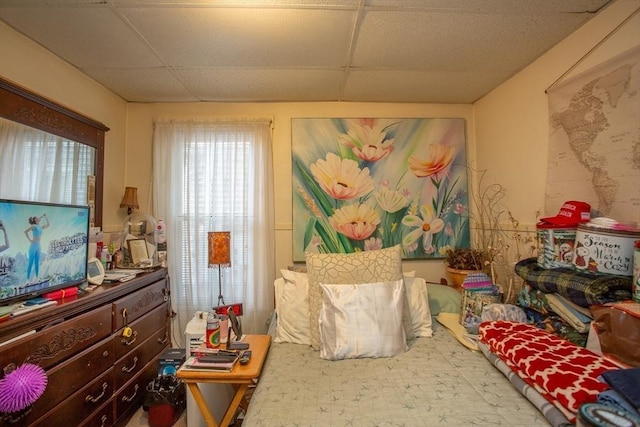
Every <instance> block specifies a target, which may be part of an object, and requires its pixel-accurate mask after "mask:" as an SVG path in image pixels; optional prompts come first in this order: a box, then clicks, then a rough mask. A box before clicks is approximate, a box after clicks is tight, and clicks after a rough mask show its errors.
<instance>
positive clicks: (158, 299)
mask: <svg viewBox="0 0 640 427" xmlns="http://www.w3.org/2000/svg"><path fill="white" fill-rule="evenodd" d="M166 288H167V281H166V279H163V280H159V281H158V282H156V283H154V284H153V285H151V286H148V287H146V288H144V289H141V290H139V291H137V292H134V293H132V294H131V295H127V296H126V297H124V298H121V299H119V300H117V301H115V302H114V303H113V325H112V326H113V332H115V331H118V330H120V329H121V328H123V327H124V326H127V325H131V323H132V322H134V321H135V320H136V319H138V318H140V317H142V316H144V315H145V314H146V313H148V312H149V311H150V310H152V309H153V308H154V307H157V306H159V305H160V304H163V303H165V302H166V301H167V300H168V295H167V293H168V291H167V289H166Z"/></svg>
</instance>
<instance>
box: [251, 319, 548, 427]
mask: <svg viewBox="0 0 640 427" xmlns="http://www.w3.org/2000/svg"><path fill="white" fill-rule="evenodd" d="M544 404H545V408H546V409H547V410H549V411H553V408H552V407H551V405H549V404H547V403H546V402H545V403H544ZM242 425H243V427H258V426H265V427H267V426H268V427H274V426H283V427H287V426H291V427H293V426H296V427H302V426H353V427H358V426H444V425H446V426H472V425H492V426H496V425H504V426H548V425H550V424H549V422H547V420H546V418H545V416H544V415H543V414H542V413H541V412H540V411H539V410H538V409H537V408H536V407H535V406H533V405H532V404H531V403H530V402H529V401H528V400H527V399H526V398H525V397H523V396H522V395H521V394H520V393H518V392H517V391H516V389H515V388H514V386H513V385H512V384H511V383H510V382H509V380H508V379H507V378H506V377H505V376H504V375H503V374H502V373H501V372H500V371H498V370H497V369H496V368H495V367H494V366H493V365H492V364H491V363H490V362H489V361H488V360H487V358H485V357H484V356H483V355H482V354H481V353H479V352H473V351H470V350H468V349H467V348H465V347H463V346H462V345H461V344H460V343H459V342H458V341H457V340H456V339H455V338H454V337H453V335H451V334H450V333H449V332H448V330H447V329H446V328H444V327H443V326H440V325H438V324H434V327H433V336H432V337H419V338H415V339H414V340H413V341H411V342H410V343H409V350H408V351H406V352H404V353H402V354H400V355H398V356H396V357H393V358H363V359H348V360H340V361H329V360H323V359H320V357H319V356H318V352H317V351H315V350H313V349H312V348H311V347H310V346H309V345H304V344H291V343H273V344H272V345H271V349H270V351H269V356H268V359H267V361H266V363H265V366H264V368H263V374H262V377H261V378H260V380H259V383H258V387H257V388H256V390H255V392H254V394H253V397H252V398H251V403H250V405H249V410H248V412H247V414H246V416H245V419H244V421H243V424H242Z"/></svg>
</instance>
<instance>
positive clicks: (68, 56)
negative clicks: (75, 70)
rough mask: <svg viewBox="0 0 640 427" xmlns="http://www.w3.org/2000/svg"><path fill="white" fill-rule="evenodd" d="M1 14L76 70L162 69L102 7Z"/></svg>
mask: <svg viewBox="0 0 640 427" xmlns="http://www.w3.org/2000/svg"><path fill="white" fill-rule="evenodd" d="M0 13H1V14H2V15H1V18H2V19H3V20H6V21H9V22H11V25H12V26H14V27H15V28H16V29H18V30H19V31H20V32H22V33H24V34H27V35H28V36H29V37H30V38H32V39H34V40H35V41H36V42H38V43H40V44H41V45H43V46H45V47H46V48H48V49H49V50H50V51H52V52H53V53H54V54H56V55H57V56H60V57H62V58H64V59H65V60H67V61H68V62H70V63H72V64H73V65H75V66H77V67H79V68H82V67H94V68H95V67H105V68H111V67H143V66H148V67H154V66H160V65H162V63H161V62H160V61H159V60H158V59H157V58H156V57H155V56H154V55H153V52H152V51H151V50H149V48H148V47H147V46H146V45H145V44H144V43H143V41H142V40H141V39H140V38H139V37H138V36H137V35H136V33H135V32H133V31H132V30H131V28H130V27H129V26H128V25H127V24H126V22H124V21H122V19H121V18H120V17H118V16H117V15H116V14H115V13H113V11H112V10H110V9H109V8H107V7H105V6H103V5H100V6H97V7H91V8H87V7H80V8H68V7H52V8H33V7H31V8H29V7H25V8H7V7H1V8H0Z"/></svg>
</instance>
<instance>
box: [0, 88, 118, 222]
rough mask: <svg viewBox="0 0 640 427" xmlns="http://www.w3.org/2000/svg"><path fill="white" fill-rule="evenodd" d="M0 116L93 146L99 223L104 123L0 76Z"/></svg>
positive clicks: (99, 218)
mask: <svg viewBox="0 0 640 427" xmlns="http://www.w3.org/2000/svg"><path fill="white" fill-rule="evenodd" d="M0 117H2V118H5V119H7V120H10V121H12V122H16V123H20V124H22V125H26V126H29V127H32V128H35V129H39V130H42V131H44V132H48V133H50V134H53V135H57V136H59V137H62V138H65V139H68V140H71V141H76V142H78V143H81V144H84V145H87V146H89V147H92V148H93V149H95V155H94V156H93V158H94V159H95V164H94V167H93V171H94V172H93V175H94V176H95V212H94V215H95V221H94V225H95V226H96V227H101V226H102V188H103V182H104V181H103V180H104V136H105V132H107V131H108V130H109V128H108V127H106V126H105V125H104V124H102V123H100V122H97V121H95V120H93V119H90V118H89V117H86V116H84V115H82V114H80V113H76V112H75V111H72V110H69V109H68V108H66V107H63V106H62V105H60V104H57V103H55V102H53V101H51V100H49V99H47V98H44V97H42V96H40V95H37V94H35V93H33V92H31V91H30V90H28V89H25V88H23V87H21V86H18V85H16V84H15V83H13V82H10V81H8V80H5V79H3V78H1V77H0Z"/></svg>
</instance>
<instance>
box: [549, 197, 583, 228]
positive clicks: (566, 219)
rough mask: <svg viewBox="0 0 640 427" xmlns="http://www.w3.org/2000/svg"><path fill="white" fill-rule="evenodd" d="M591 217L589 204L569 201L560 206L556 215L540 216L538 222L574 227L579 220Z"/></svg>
mask: <svg viewBox="0 0 640 427" xmlns="http://www.w3.org/2000/svg"><path fill="white" fill-rule="evenodd" d="M590 219H591V205H590V204H589V203H586V202H576V201H569V202H565V203H564V205H562V207H561V208H560V212H558V215H556V216H551V217H548V218H540V222H542V223H547V224H551V225H562V226H567V227H576V226H577V225H578V224H580V223H581V222H588V221H589V220H590Z"/></svg>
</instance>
